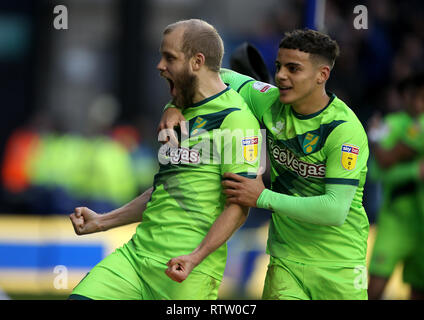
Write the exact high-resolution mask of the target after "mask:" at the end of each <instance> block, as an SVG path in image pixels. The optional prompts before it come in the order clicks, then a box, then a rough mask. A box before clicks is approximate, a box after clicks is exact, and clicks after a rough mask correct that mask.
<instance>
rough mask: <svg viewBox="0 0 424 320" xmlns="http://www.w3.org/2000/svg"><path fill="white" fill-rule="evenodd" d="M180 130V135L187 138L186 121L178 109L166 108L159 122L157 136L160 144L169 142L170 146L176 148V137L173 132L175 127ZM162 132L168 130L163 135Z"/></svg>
mask: <svg viewBox="0 0 424 320" xmlns="http://www.w3.org/2000/svg"><path fill="white" fill-rule="evenodd" d="M178 126H179V127H180V128H181V134H182V135H185V136H188V132H187V127H186V119H185V118H184V116H183V114H182V113H181V111H180V109H178V108H168V109H166V110H165V112H164V113H163V115H162V118H161V120H160V122H159V126H158V129H157V133H158V136H159V141H160V142H163V143H165V142H168V141H169V142H171V144H172V145H174V146H178V137H177V136H176V135H175V132H174V131H173V130H174V128H175V127H178ZM163 130H168V131H167V132H166V133H165V134H161V132H162V133H163V132H164V131H163Z"/></svg>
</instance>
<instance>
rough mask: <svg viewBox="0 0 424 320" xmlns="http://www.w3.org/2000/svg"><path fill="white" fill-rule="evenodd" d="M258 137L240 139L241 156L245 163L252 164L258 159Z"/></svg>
mask: <svg viewBox="0 0 424 320" xmlns="http://www.w3.org/2000/svg"><path fill="white" fill-rule="evenodd" d="M258 141H259V139H258V137H248V138H243V139H242V145H243V156H244V158H245V159H246V161H247V162H254V161H255V160H256V158H257V157H258Z"/></svg>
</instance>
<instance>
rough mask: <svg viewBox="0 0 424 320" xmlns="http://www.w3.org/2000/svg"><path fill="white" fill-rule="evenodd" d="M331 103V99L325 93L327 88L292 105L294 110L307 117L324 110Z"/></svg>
mask: <svg viewBox="0 0 424 320" xmlns="http://www.w3.org/2000/svg"><path fill="white" fill-rule="evenodd" d="M329 101H330V97H329V96H328V95H327V93H326V92H325V88H322V90H317V91H316V92H314V93H312V94H311V95H308V96H307V97H305V98H304V99H301V100H300V101H296V102H295V103H293V104H292V108H293V109H294V111H296V112H297V113H299V114H302V115H305V116H307V115H310V114H313V113H316V112H318V111H320V110H322V109H324V108H325V107H326V106H327V104H328V102H329Z"/></svg>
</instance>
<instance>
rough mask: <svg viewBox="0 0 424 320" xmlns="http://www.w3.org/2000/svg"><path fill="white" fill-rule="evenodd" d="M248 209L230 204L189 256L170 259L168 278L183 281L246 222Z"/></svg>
mask: <svg viewBox="0 0 424 320" xmlns="http://www.w3.org/2000/svg"><path fill="white" fill-rule="evenodd" d="M247 216H248V208H246V207H242V206H239V205H237V204H231V205H229V206H228V207H226V208H225V209H224V211H223V212H222V213H221V215H220V216H219V217H218V218H217V219H216V220H215V222H214V223H213V225H212V227H211V228H210V229H209V232H208V233H207V235H206V236H205V238H204V239H203V241H202V242H201V243H200V244H199V246H198V247H197V248H196V249H195V250H194V251H193V252H191V253H190V254H188V255H184V256H179V257H176V258H172V259H171V260H169V261H168V263H167V266H168V269H167V270H166V271H165V272H166V274H167V275H168V277H170V278H171V279H172V280H174V281H177V282H182V281H184V280H185V279H186V278H187V277H188V275H189V274H190V272H191V271H192V270H193V269H194V268H195V267H196V266H197V265H199V264H200V263H201V262H202V261H203V260H204V259H205V258H206V257H207V256H208V255H209V254H211V253H212V252H214V251H215V250H216V249H218V248H219V247H220V246H222V245H223V244H224V243H225V242H227V240H228V239H229V238H230V237H231V236H232V235H233V233H234V232H235V231H236V230H237V229H238V228H240V227H241V226H242V225H243V223H244V222H245V221H246V219H247Z"/></svg>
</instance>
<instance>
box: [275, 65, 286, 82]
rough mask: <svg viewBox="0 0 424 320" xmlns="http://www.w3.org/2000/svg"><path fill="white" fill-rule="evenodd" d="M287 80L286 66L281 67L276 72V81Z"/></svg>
mask: <svg viewBox="0 0 424 320" xmlns="http://www.w3.org/2000/svg"><path fill="white" fill-rule="evenodd" d="M285 80H287V73H286V72H285V71H284V68H283V67H281V68H280V70H278V71H277V72H276V73H275V81H276V82H277V83H278V82H280V81H285Z"/></svg>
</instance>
